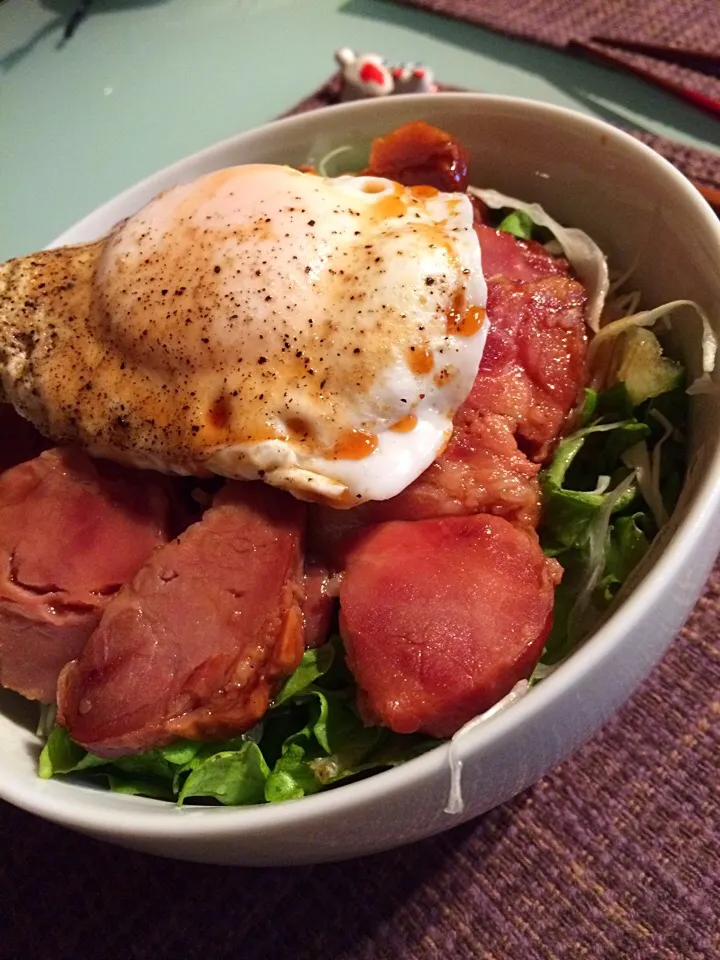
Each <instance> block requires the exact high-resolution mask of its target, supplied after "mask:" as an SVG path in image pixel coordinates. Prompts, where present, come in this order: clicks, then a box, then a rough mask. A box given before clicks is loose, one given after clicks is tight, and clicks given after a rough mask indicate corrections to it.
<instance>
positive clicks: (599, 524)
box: [567, 473, 639, 636]
mask: <svg viewBox="0 0 720 960" xmlns="http://www.w3.org/2000/svg"><path fill="white" fill-rule="evenodd" d="M634 483H635V473H631V474H630V476H628V477H626V478H625V479H624V480H622V481H621V482H620V483H619V484H618V485H617V486H616V487H615V488H614V490H611V491H610V493H608V494H607V496H606V498H605V501H604V503H603V505H602V507H601V508H600V510H599V511H598V514H597V516H596V517H595V519H594V520H593V522H592V526H591V528H590V531H589V538H588V541H589V546H590V550H589V555H588V564H587V569H586V571H585V578H584V581H583V583H582V585H581V587H580V590H579V592H578V596H577V600H576V601H575V604H574V606H573V608H572V610H571V611H570V613H569V614H568V621H567V623H568V626H567V629H568V633H569V634H570V635H575V636H579V634H580V628H581V626H582V620H583V617H584V616H585V613H586V611H587V609H588V607H589V605H590V601H591V599H592V593H593V590H594V589H595V587H596V586H597V584H598V582H599V580H600V577H601V576H602V572H603V569H604V567H605V549H606V543H607V535H608V528H609V526H610V517H611V516H612V512H613V509H614V507H615V504H616V503H617V502H618V500H619V499H620V497H622V495H623V494H624V493H627V491H628V490H629V489H630V488H631V487H632V485H633V484H634ZM638 483H639V481H638Z"/></svg>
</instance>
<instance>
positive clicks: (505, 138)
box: [0, 94, 720, 864]
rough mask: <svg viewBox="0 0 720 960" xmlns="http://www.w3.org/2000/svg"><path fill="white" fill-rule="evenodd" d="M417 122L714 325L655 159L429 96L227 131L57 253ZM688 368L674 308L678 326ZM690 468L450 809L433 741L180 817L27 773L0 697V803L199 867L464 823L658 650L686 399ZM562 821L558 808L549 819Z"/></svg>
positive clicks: (680, 192) (695, 496) (444, 761)
mask: <svg viewBox="0 0 720 960" xmlns="http://www.w3.org/2000/svg"><path fill="white" fill-rule="evenodd" d="M418 118H423V119H426V120H428V121H430V122H435V123H436V124H438V125H440V126H442V127H444V128H445V129H448V130H450V131H451V132H453V133H456V134H458V135H459V136H460V137H461V138H462V139H463V141H464V143H465V144H466V146H467V147H468V148H469V150H470V153H471V156H472V157H473V167H472V171H471V182H473V183H474V184H476V185H479V186H493V187H496V188H497V189H499V190H501V191H503V192H505V193H509V194H511V195H515V196H518V197H523V198H527V199H530V200H536V201H538V202H540V203H542V204H544V205H545V206H546V207H547V208H548V210H549V211H550V212H551V213H552V214H553V215H554V216H556V217H557V218H558V219H559V220H561V221H564V222H566V223H568V224H572V225H574V226H578V227H581V228H583V229H585V230H587V231H588V232H589V233H590V234H591V235H592V236H593V237H594V238H595V239H596V240H597V241H598V242H599V243H600V244H601V245H602V246H603V247H604V249H605V250H606V251H607V252H608V254H609V255H610V257H611V259H612V261H613V262H614V263H615V264H617V265H619V266H621V267H627V266H628V265H630V264H631V263H633V262H635V261H637V269H636V275H635V276H636V280H637V285H638V287H639V288H640V289H641V290H642V291H643V292H644V295H645V299H646V302H647V303H652V304H656V303H661V302H664V301H667V300H671V299H676V298H689V299H695V300H697V301H699V302H700V303H701V304H702V305H703V306H704V307H705V309H706V310H707V311H708V312H709V313H710V314H711V316H713V317H714V319H715V321H716V322H717V323H719V324H720V270H718V264H719V263H720V224H719V223H718V221H717V219H716V218H715V217H714V216H713V214H712V212H711V211H710V209H709V207H707V206H706V205H705V203H704V202H703V201H702V200H701V198H700V197H699V195H698V194H697V193H696V192H695V191H694V189H693V188H692V187H691V186H690V185H689V184H688V182H687V181H686V180H684V178H683V177H681V176H680V174H678V173H677V172H676V171H675V170H674V169H673V168H672V167H671V166H670V165H669V164H667V163H666V162H665V161H664V160H662V159H661V158H659V157H658V156H657V155H656V154H655V153H653V152H652V151H651V150H650V149H648V148H647V147H645V146H643V145H642V144H640V143H638V142H636V141H635V140H633V139H632V138H631V137H629V136H627V135H625V134H623V133H620V132H618V131H617V130H615V129H613V128H611V127H608V126H606V125H604V124H603V123H601V122H599V121H596V120H592V119H590V118H588V117H585V116H582V115H579V114H574V113H572V112H569V111H567V110H563V109H561V108H558V107H551V106H547V105H543V104H539V103H534V102H530V101H523V100H517V99H513V98H505V97H483V96H480V95H475V94H446V95H433V96H429V97H422V96H412V97H397V98H393V99H390V100H386V101H383V102H380V103H358V104H350V105H345V106H340V107H333V108H331V109H328V110H324V111H318V112H316V113H313V114H310V115H306V116H302V117H296V118H292V119H289V120H284V121H280V122H277V123H274V124H270V125H269V126H266V127H263V128H261V129H259V130H255V131H251V132H249V133H245V134H241V135H240V136H237V137H234V138H232V139H230V140H227V141H225V142H223V143H220V144H218V145H217V146H215V147H211V148H210V149H208V150H205V151H203V152H201V153H198V154H196V155H194V156H192V157H189V158H188V159H186V160H183V161H181V162H180V163H177V164H175V165H173V166H171V167H168V168H167V169H166V170H164V171H162V172H160V173H158V174H156V175H155V176H153V177H150V178H149V179H148V180H145V181H143V182H142V183H140V184H139V185H137V186H136V187H134V188H132V189H130V190H128V191H126V192H125V193H123V194H121V195H120V196H119V197H117V198H116V199H114V200H112V201H111V202H110V203H107V204H105V205H104V206H103V207H101V208H99V209H98V210H96V211H95V212H94V213H92V214H91V215H90V216H88V217H86V218H85V219H84V220H82V221H81V222H80V223H78V224H76V225H75V226H74V227H72V228H71V229H70V230H68V231H67V232H66V233H64V234H63V235H62V236H61V237H59V238H58V240H57V241H56V244H61V243H72V242H79V241H84V240H89V239H92V238H94V237H97V236H99V235H101V234H103V233H105V232H106V231H107V230H108V228H109V227H110V226H112V224H113V223H115V222H116V221H117V220H119V219H121V218H123V217H125V216H127V215H128V214H130V213H132V212H134V211H135V210H136V209H137V208H138V207H140V206H141V205H142V204H143V203H145V202H146V201H147V200H149V199H150V198H151V197H152V196H154V195H155V194H156V193H158V192H159V191H160V190H162V189H164V188H166V187H168V186H171V185H172V184H175V183H178V182H182V181H187V180H190V179H192V178H193V177H196V176H198V175H199V174H201V173H205V172H207V171H210V170H214V169H217V168H219V167H223V166H228V165H231V164H237V163H243V162H248V161H258V160H262V161H270V162H286V163H291V164H299V163H302V162H308V160H310V161H312V159H313V158H317V157H319V156H321V155H322V154H323V153H325V152H326V151H328V150H329V149H332V148H333V147H336V146H339V145H341V144H344V143H352V142H357V141H359V140H363V141H364V140H369V139H370V138H371V137H372V136H373V135H375V134H378V133H382V132H384V131H387V130H389V129H392V128H393V127H395V126H397V125H398V124H400V123H403V122H405V121H408V120H411V119H418ZM677 334H678V341H679V349H680V350H681V352H682V353H683V354H684V356H685V358H686V361H687V362H688V364H689V365H690V368H691V370H692V371H694V372H697V369H698V364H699V345H698V339H697V334H698V329H697V326H696V323H695V321H694V320H693V319H692V317H691V316H688V317H687V319H683V322H682V323H680V324H678V327H677ZM691 445H692V449H693V457H692V465H691V469H690V472H689V476H688V480H687V483H686V488H685V492H684V495H683V499H682V502H681V505H680V507H679V508H678V510H677V511H676V514H675V516H674V518H673V521H672V523H671V525H670V528H669V529H668V531H667V535H666V536H665V537H664V538H663V541H664V543H663V544H659V543H656V544H655V545H654V547H653V549H652V550H651V551H650V554H649V556H648V558H647V561H646V563H645V564H644V566H643V576H642V577H639V578H638V580H639V582H638V583H637V585H636V587H635V589H634V591H633V592H632V593H631V595H630V596H629V597H628V598H627V599H626V601H625V602H624V603H623V605H622V606H621V607H620V608H619V609H618V610H617V611H616V612H615V613H614V614H613V615H612V616H611V617H610V619H609V620H608V621H607V622H606V623H605V624H604V626H602V627H601V628H600V629H599V630H598V631H597V633H596V634H595V635H594V636H593V637H592V638H591V639H590V640H589V641H588V642H587V643H586V644H585V645H584V647H583V648H582V649H580V650H578V651H577V652H576V653H575V654H574V655H573V657H572V658H571V659H570V660H569V661H568V662H567V663H566V664H564V665H563V666H562V667H561V668H560V669H559V670H557V671H556V672H555V673H554V674H553V675H551V676H550V677H549V678H548V679H546V680H545V681H543V683H541V684H540V685H539V686H538V687H536V688H534V689H533V690H532V691H531V693H530V695H528V696H527V697H526V698H525V699H524V700H521V701H520V702H519V703H517V704H515V705H514V706H513V707H512V708H511V709H509V710H508V711H506V712H505V713H502V714H499V715H496V716H495V717H493V718H491V719H488V720H487V721H486V722H484V723H483V724H481V725H479V726H478V727H477V728H476V729H475V730H474V731H472V732H471V733H469V734H468V735H467V736H466V737H465V738H464V739H463V740H462V742H461V743H460V744H459V745H458V747H457V750H458V754H459V757H460V758H461V759H462V761H463V781H462V783H463V796H464V800H465V809H464V812H463V813H462V814H459V815H450V814H447V813H445V812H444V808H445V805H446V801H447V796H448V788H449V781H450V772H449V764H448V747H447V746H444V747H439V748H438V749H436V750H434V751H432V752H431V753H429V754H427V755H425V756H423V757H420V758H418V759H416V760H414V761H412V762H410V763H408V764H406V765H405V766H403V767H399V768H398V769H396V770H392V771H389V772H386V773H382V774H378V775H377V776H374V777H371V778H369V779H367V780H364V781H362V782H360V783H356V784H352V785H348V786H344V787H340V788H338V789H335V790H332V791H330V792H328V793H325V794H319V795H316V796H313V797H309V798H306V799H303V800H298V801H291V802H289V803H285V804H280V805H276V806H263V807H255V808H240V809H225V808H221V809H218V808H197V807H196V808H187V809H182V810H177V809H175V808H174V807H172V806H171V805H168V804H164V803H160V802H157V801H152V800H143V799H138V798H135V797H126V796H119V795H114V794H111V793H105V792H102V791H99V790H94V789H90V788H86V787H80V786H77V785H74V784H71V783H67V782H60V781H50V782H44V781H41V780H39V779H38V778H37V777H36V774H35V761H36V755H37V749H38V747H37V741H36V740H35V738H34V736H33V734H32V733H31V732H30V728H31V723H32V718H33V716H34V714H33V711H32V708H30V709H28V708H27V707H26V705H24V704H23V703H21V701H20V699H19V698H15V697H14V696H12V695H8V694H3V695H2V697H1V698H0V769H1V770H2V775H1V778H0V796H2V797H3V798H5V799H6V800H8V801H10V802H11V803H15V804H17V805H18V806H20V807H23V808H25V809H27V810H30V811H32V812H34V813H36V814H38V815H40V816H43V817H46V818H48V819H50V820H54V821H55V822H57V823H61V824H64V825H66V826H68V827H71V828H73V829H76V830H79V831H82V832H84V833H87V834H90V835H92V836H95V837H99V838H101V839H105V840H110V841H114V842H117V843H120V844H123V845H125V846H128V847H133V848H136V849H140V850H146V851H149V852H153V853H158V854H163V855H166V856H172V857H179V858H185V859H189V860H199V861H207V862H214V863H236V864H286V863H305V862H314V861H321V860H332V859H342V858H345V857H351V856H357V855H361V854H366V853H370V852H373V851H378V850H383V849H387V848H389V847H393V846H396V845H399V844H402V843H407V842H409V841H412V840H416V839H419V838H421V837H426V836H429V835H431V834H433V833H437V832H439V831H441V830H445V829H447V828H448V827H451V826H454V825H456V824H458V823H460V822H462V821H464V820H467V819H470V818H471V817H475V816H477V815H478V814H480V813H482V812H484V811H486V810H488V809H490V808H491V807H493V806H495V805H496V804H498V803H502V802H503V801H505V800H507V799H509V798H510V797H512V796H513V795H514V794H516V793H518V792H519V791H521V790H523V789H524V788H525V787H527V786H529V785H530V784H531V783H533V782H534V781H535V780H537V779H538V778H539V777H540V776H542V775H543V774H544V773H545V772H546V771H548V770H549V769H550V768H551V767H552V766H553V765H554V764H556V763H557V762H559V761H560V760H562V759H563V758H565V757H567V756H568V755H569V754H570V753H571V752H572V751H573V750H575V749H576V748H577V747H578V746H579V745H580V744H581V743H582V742H583V741H584V740H585V739H587V737H589V736H590V735H591V734H592V733H593V732H594V731H596V730H597V729H598V727H599V726H600V725H601V724H602V723H603V722H604V721H605V720H606V719H607V718H608V717H609V716H610V715H611V714H612V713H613V712H614V711H615V710H616V709H617V708H618V707H619V706H620V704H621V703H622V702H623V701H624V700H625V699H626V698H627V697H628V696H629V694H630V693H631V692H632V691H633V689H634V688H635V687H636V686H637V684H638V683H639V682H640V681H641V680H642V679H643V678H644V677H645V676H646V674H647V673H648V672H649V670H650V668H651V667H652V665H653V664H654V663H655V662H656V661H657V659H658V658H659V657H660V656H661V655H662V653H663V652H664V650H665V649H666V648H667V646H668V645H669V644H670V643H671V641H672V639H673V637H674V636H675V634H676V632H677V630H678V628H679V627H680V625H681V624H682V622H683V620H684V619H685V617H686V615H687V613H688V611H689V610H690V608H691V606H692V604H693V602H694V600H695V598H696V597H697V595H698V593H699V591H700V589H701V587H702V584H703V581H704V579H705V577H706V575H707V572H708V570H709V568H710V566H711V564H712V562H713V560H714V558H715V556H716V554H717V551H718V548H719V547H720V483H718V480H720V404H719V403H718V400H717V398H714V397H710V396H701V397H697V398H694V402H693V423H692V430H691ZM558 816H562V811H558Z"/></svg>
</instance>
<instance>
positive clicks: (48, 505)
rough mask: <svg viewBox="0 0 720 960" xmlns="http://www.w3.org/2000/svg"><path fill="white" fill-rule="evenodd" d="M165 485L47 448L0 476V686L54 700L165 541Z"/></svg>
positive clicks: (161, 480)
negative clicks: (62, 677) (62, 678)
mask: <svg viewBox="0 0 720 960" xmlns="http://www.w3.org/2000/svg"><path fill="white" fill-rule="evenodd" d="M169 512H170V510H169V504H168V497H167V493H166V484H165V480H164V478H161V477H159V476H157V475H155V474H151V473H145V472H143V471H139V470H131V469H127V468H124V467H117V466H115V465H114V464H101V463H95V462H93V461H91V460H90V459H89V458H88V457H87V456H85V454H83V453H81V452H80V451H79V450H76V449H74V448H70V447H66V448H64V449H56V450H50V451H48V452H46V453H43V454H41V455H40V456H39V457H37V458H36V459H34V460H31V461H29V462H28V463H23V464H20V465H19V466H16V467H13V468H11V469H10V470H7V471H6V472H5V473H3V474H2V476H0V685H2V686H3V687H9V688H10V689H12V690H16V691H18V692H19V693H21V694H23V696H25V697H28V698H29V699H31V700H42V701H45V702H47V703H50V702H54V700H55V688H56V685H57V679H58V675H59V673H60V670H61V669H62V667H64V666H65V664H66V663H68V662H69V661H70V660H73V659H74V658H75V657H77V656H79V655H80V653H81V652H82V649H83V647H84V646H85V643H86V642H87V640H88V638H89V636H90V634H91V633H92V632H93V630H94V629H95V627H96V626H97V624H98V623H99V621H100V616H101V614H102V611H103V609H104V607H105V606H106V605H107V604H108V602H109V601H110V599H111V598H112V596H113V595H114V594H115V593H116V592H117V591H118V590H119V588H120V586H121V585H122V584H123V583H125V581H127V580H129V579H130V578H131V577H133V576H134V574H135V573H136V572H137V570H138V569H139V568H140V567H141V566H142V564H143V563H144V562H145V560H147V558H148V556H149V555H150V554H151V553H152V551H153V550H154V549H155V548H156V547H158V546H160V545H161V544H163V543H165V542H166V540H167V539H168V537H169V532H168V526H169Z"/></svg>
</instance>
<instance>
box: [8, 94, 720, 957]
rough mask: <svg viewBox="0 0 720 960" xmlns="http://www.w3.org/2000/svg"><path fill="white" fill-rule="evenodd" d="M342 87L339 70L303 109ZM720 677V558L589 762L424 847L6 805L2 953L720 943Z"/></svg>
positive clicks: (719, 949)
mask: <svg viewBox="0 0 720 960" xmlns="http://www.w3.org/2000/svg"><path fill="white" fill-rule="evenodd" d="M336 95H337V80H336V79H333V80H332V81H330V82H329V83H328V84H326V85H324V86H323V87H322V88H321V89H320V90H319V91H317V92H316V94H314V95H313V97H311V98H309V99H308V100H306V101H303V103H302V104H300V105H299V106H298V108H296V109H311V108H312V107H313V106H318V105H321V104H323V103H326V102H328V101H329V100H332V99H333V97H334V96H336ZM293 112H294V111H293ZM666 146H667V148H668V149H669V150H670V151H671V152H672V149H674V148H676V147H677V145H674V144H672V143H668V144H667V145H666ZM681 149H684V148H681ZM692 153H693V152H692V151H691V156H690V157H689V158H687V157H686V162H687V163H688V164H689V165H690V166H692V164H693V163H694V162H695V160H694V159H693V157H692ZM693 169H694V168H693ZM694 173H695V174H697V170H696V169H694ZM718 691H720V563H719V564H718V566H717V567H716V569H715V571H714V573H713V576H712V577H711V579H710V581H709V583H708V585H707V588H706V590H705V593H704V594H703V596H702V598H701V599H700V601H699V602H698V604H697V606H696V608H695V610H694V612H693V614H692V616H691V617H690V620H689V621H688V624H687V625H686V627H685V629H684V630H683V631H682V633H681V634H680V636H679V637H678V639H677V640H676V641H675V643H674V644H673V646H672V648H671V649H670V651H669V653H668V654H667V656H666V657H665V658H664V660H663V661H662V662H661V663H660V665H659V666H658V667H657V668H656V670H655V671H654V672H653V674H652V676H651V677H650V679H649V680H648V681H647V682H646V683H645V684H644V685H643V687H642V688H641V689H640V691H639V692H638V693H637V694H636V695H635V696H634V697H633V698H632V700H631V701H630V702H629V703H628V704H627V705H626V706H625V707H624V708H623V710H621V711H620V713H619V714H618V715H617V716H616V717H615V718H614V719H613V720H612V721H611V722H610V723H609V724H608V725H607V726H606V727H605V728H604V730H603V731H601V732H600V733H599V734H598V735H597V736H596V737H595V738H594V739H593V740H592V741H591V742H590V743H588V744H587V745H586V746H585V747H584V748H583V749H582V750H581V751H580V752H579V753H578V754H577V755H576V756H575V757H574V758H572V759H571V760H569V761H568V762H566V763H565V764H563V765H562V766H560V767H559V768H558V769H557V770H555V771H554V772H553V773H552V774H550V775H549V776H547V777H545V778H544V779H543V780H541V781H540V782H539V783H538V784H536V785H535V786H534V787H533V788H532V789H530V790H528V791H527V792H526V793H524V794H523V795H522V796H520V797H518V798H516V799H515V800H514V801H512V802H511V803H508V804H505V805H504V806H503V807H500V808H498V809H496V810H493V811H491V812H490V813H488V814H486V815H485V816H484V817H481V818H480V819H478V820H477V821H475V822H474V823H472V824H467V825H464V826H462V827H459V828H456V829H455V830H453V831H450V832H448V833H447V834H444V835H443V836H440V837H437V838H434V839H431V840H427V841H425V842H423V843H419V844H415V845H414V846H412V847H408V848H405V849H402V850H398V851H394V852H392V853H387V854H382V855H378V856H373V857H368V858H366V859H364V860H361V861H357V862H354V863H345V864H331V865H327V866H318V867H299V868H291V869H272V870H247V869H240V868H226V867H206V866H200V865H197V864H183V863H175V862H171V861H163V860H157V859H154V858H151V857H148V856H144V855H141V854H135V853H130V852H127V851H124V850H120V849H116V848H114V847H111V846H107V845H104V844H101V843H98V842H96V841H93V840H89V839H86V838H84V837H80V836H76V835H74V834H72V833H70V832H68V831H65V830H62V829H60V828H58V827H55V826H53V825H51V824H48V823H44V822H42V821H39V820H35V819H34V818H32V817H30V816H29V815H27V814H25V813H23V812H21V811H19V810H15V809H13V808H12V807H9V806H7V805H5V804H2V803H0V850H2V854H1V855H0V917H2V926H1V927H0V960H19V958H21V960H25V958H28V960H76V958H78V957H89V958H90V957H92V958H94V957H101V958H102V960H115V958H118V960H165V958H167V960H177V958H178V957H180V958H182V960H224V958H228V960H230V958H232V960H237V958H238V957H240V958H242V960H477V958H483V960H536V958H537V960H581V958H602V960H630V958H638V960H711V958H717V957H718V956H720V924H719V922H718V912H719V911H718V906H719V905H720V901H719V900H718V894H717V890H718V888H719V887H720V803H719V791H718V761H719V759H720V693H719V692H718Z"/></svg>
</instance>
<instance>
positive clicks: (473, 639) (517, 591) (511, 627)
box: [340, 515, 561, 737]
mask: <svg viewBox="0 0 720 960" xmlns="http://www.w3.org/2000/svg"><path fill="white" fill-rule="evenodd" d="M560 573H561V567H560V565H559V564H558V562H557V561H556V560H550V559H548V558H547V557H545V556H544V554H543V552H542V550H541V549H540V545H539V543H538V540H537V537H536V535H535V534H534V533H531V532H530V531H526V530H522V529H519V528H518V527H516V526H514V525H513V524H511V523H509V522H508V521H507V520H504V519H503V518H502V517H493V516H480V515H478V516H474V517H444V518H442V519H438V520H420V521H417V522H415V523H406V522H392V523H381V524H378V525H377V526H375V527H372V528H370V529H369V530H368V531H367V532H366V533H364V534H362V535H361V537H360V538H359V541H358V542H356V544H355V545H354V547H353V548H352V549H351V550H350V552H349V560H348V564H347V568H346V570H345V573H344V575H343V581H342V585H341V587H340V633H341V635H342V638H343V640H344V642H345V649H346V652H347V658H348V663H349V665H350V668H351V669H352V672H353V674H354V675H355V679H356V680H357V683H358V687H359V689H360V696H359V706H360V708H361V711H362V713H363V715H364V717H365V719H366V720H367V721H368V722H370V723H381V724H383V725H385V726H388V727H390V728H391V729H392V730H395V731H396V732H398V733H414V732H415V731H418V730H420V731H423V732H424V733H428V734H430V735H432V736H436V737H449V736H451V735H452V734H454V733H455V732H456V731H457V730H458V729H459V728H460V727H461V726H462V725H463V724H464V723H466V722H467V721H468V720H471V719H472V718H473V717H474V716H476V715H477V714H479V713H482V712H483V711H484V710H486V709H488V708H489V707H491V706H492V705H493V704H494V703H497V701H498V700H500V699H501V698H502V697H504V696H505V695H506V694H507V693H509V692H510V690H511V689H512V688H513V686H514V685H515V684H516V683H517V682H518V681H519V680H522V679H525V678H526V677H528V676H529V675H530V673H531V672H532V670H533V667H534V666H535V664H536V663H537V661H538V659H539V658H540V654H541V653H542V649H543V645H544V643H545V638H546V637H547V634H548V631H549V629H550V625H551V620H552V609H553V591H554V587H555V584H556V583H557V582H558V581H559V579H560Z"/></svg>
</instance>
